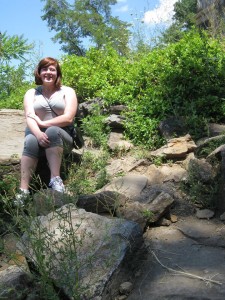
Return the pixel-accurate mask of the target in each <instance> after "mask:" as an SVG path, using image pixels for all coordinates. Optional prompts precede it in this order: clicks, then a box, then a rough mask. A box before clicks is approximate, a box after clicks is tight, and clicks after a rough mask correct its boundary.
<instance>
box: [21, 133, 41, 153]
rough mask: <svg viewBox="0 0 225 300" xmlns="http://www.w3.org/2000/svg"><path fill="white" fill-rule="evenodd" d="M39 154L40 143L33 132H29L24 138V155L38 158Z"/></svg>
mask: <svg viewBox="0 0 225 300" xmlns="http://www.w3.org/2000/svg"><path fill="white" fill-rule="evenodd" d="M38 154H39V145H38V141H37V139H36V137H35V136H34V135H33V134H28V135H27V136H26V137H25V140H24V148H23V155H25V156H30V157H34V158H37V157H38Z"/></svg>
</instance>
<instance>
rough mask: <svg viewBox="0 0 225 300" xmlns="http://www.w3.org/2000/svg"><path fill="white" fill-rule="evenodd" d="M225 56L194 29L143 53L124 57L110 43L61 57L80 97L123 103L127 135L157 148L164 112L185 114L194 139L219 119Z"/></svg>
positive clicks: (224, 107) (213, 41)
mask: <svg viewBox="0 0 225 300" xmlns="http://www.w3.org/2000/svg"><path fill="white" fill-rule="evenodd" d="M224 57H225V56H224V47H223V44H222V43H221V42H220V41H219V40H216V39H213V38H211V37H209V36H208V35H207V34H206V33H205V32H198V31H196V30H195V29H193V30H192V31H189V32H188V33H185V34H184V36H183V38H182V39H181V40H180V41H179V42H177V43H173V44H171V45H169V46H167V47H165V48H162V49H160V48H156V49H154V50H152V51H150V52H145V53H144V54H143V55H142V54H140V53H137V55H135V54H134V55H132V56H130V57H129V58H124V57H120V56H119V55H118V54H117V53H116V51H115V50H113V49H110V48H108V49H107V51H106V50H96V49H91V50H90V51H89V52H88V53H87V56H86V57H85V58H79V57H76V56H68V57H65V58H64V60H63V70H64V74H65V76H64V80H65V83H66V84H69V85H72V86H73V87H74V88H76V90H77V93H78V96H80V97H81V100H82V101H83V100H84V99H87V98H88V97H91V98H93V97H101V98H102V99H104V103H105V105H106V106H108V105H111V104H126V105H127V106H128V112H126V120H127V121H126V124H125V125H126V136H127V137H128V138H130V139H131V140H132V141H133V142H134V143H135V144H143V145H145V146H147V147H150V148H155V147H158V146H159V145H160V144H161V143H162V140H161V139H160V137H159V134H158V125H159V122H160V121H161V120H163V119H165V118H166V117H168V116H182V117H184V120H186V124H187V126H188V129H189V131H190V134H191V135H192V136H193V137H195V138H198V137H200V136H204V135H206V134H207V131H206V126H205V125H206V124H207V122H223V120H224V112H225V105H224V94H225V86H224V85H223V82H224V80H225V72H224V71H225V59H224ZM73 70H76V72H74V71H73ZM73 74H74V75H73ZM209 105H210V109H208V107H209Z"/></svg>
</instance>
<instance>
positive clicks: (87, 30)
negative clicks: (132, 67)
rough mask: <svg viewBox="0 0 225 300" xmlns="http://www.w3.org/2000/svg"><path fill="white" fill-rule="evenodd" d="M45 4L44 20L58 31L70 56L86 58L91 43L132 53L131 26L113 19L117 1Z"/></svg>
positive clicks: (58, 1) (63, 46) (49, 1)
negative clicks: (109, 45)
mask: <svg viewBox="0 0 225 300" xmlns="http://www.w3.org/2000/svg"><path fill="white" fill-rule="evenodd" d="M42 1H44V2H45V6H44V9H43V10H44V15H43V16H42V19H43V20H45V21H47V23H48V26H49V27H50V29H51V30H54V31H56V32H57V34H56V35H55V37H54V39H53V40H54V41H59V43H60V44H62V50H63V51H64V52H66V53H68V54H76V55H79V56H80V55H84V54H85V52H86V49H85V48H86V47H85V42H86V41H87V40H88V41H89V42H90V43H91V44H92V45H94V46H95V47H96V48H97V49H101V48H103V47H105V45H107V44H108V43H110V44H111V45H112V47H113V48H114V49H116V51H117V52H118V53H120V54H126V53H127V52H128V42H129V31H128V27H129V24H128V23H127V22H123V21H121V20H119V19H118V18H116V17H112V16H111V5H114V4H116V2H117V1H115V0H104V1H89V0H85V1H83V0H82V1H81V0H78V1H74V4H69V3H68V2H67V1H65V0H64V1H62V0H57V1H52V0H42Z"/></svg>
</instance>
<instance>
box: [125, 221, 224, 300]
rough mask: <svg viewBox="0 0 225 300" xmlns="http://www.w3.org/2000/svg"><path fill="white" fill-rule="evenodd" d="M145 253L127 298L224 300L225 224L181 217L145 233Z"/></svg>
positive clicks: (137, 299) (132, 299) (129, 299)
mask: <svg viewBox="0 0 225 300" xmlns="http://www.w3.org/2000/svg"><path fill="white" fill-rule="evenodd" d="M145 243H146V246H147V249H148V253H147V255H146V257H145V259H144V260H143V262H142V268H141V271H140V276H138V277H137V278H136V280H135V286H134V289H133V291H132V292H131V294H130V295H129V296H128V298H127V300H159V299H160V300H161V299H165V300H168V299H173V300H184V299H196V300H197V299H199V300H200V299H204V300H207V299H208V300H212V299H213V300H224V299H225V249H224V247H225V226H224V224H223V223H222V222H219V221H216V220H211V221H208V220H199V219H196V218H195V217H194V216H189V217H184V218H181V219H180V220H179V221H178V222H177V223H176V224H172V225H170V226H169V227H162V226H161V227H155V228H150V229H149V230H148V231H147V232H146V234H145Z"/></svg>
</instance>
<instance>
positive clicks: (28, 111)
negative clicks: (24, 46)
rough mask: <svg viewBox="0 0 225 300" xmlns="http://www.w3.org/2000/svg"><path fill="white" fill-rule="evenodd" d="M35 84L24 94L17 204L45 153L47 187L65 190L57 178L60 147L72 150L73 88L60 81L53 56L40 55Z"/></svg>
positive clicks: (75, 98) (74, 101)
mask: <svg viewBox="0 0 225 300" xmlns="http://www.w3.org/2000/svg"><path fill="white" fill-rule="evenodd" d="M34 75H35V83H36V84H37V86H38V87H37V88H32V89H29V90H28V91H27V92H26V94H25V96H24V110H25V116H26V121H27V128H26V130H25V142H24V149H23V153H22V158H21V181H20V192H19V193H18V194H17V195H16V202H17V204H22V202H23V200H24V196H25V197H26V196H27V195H29V184H30V181H31V179H32V175H33V173H34V172H35V170H36V167H37V163H38V159H39V158H40V157H41V156H43V155H46V158H47V162H48V165H49V169H50V176H51V177H50V178H51V179H50V182H49V187H50V188H52V189H53V190H56V191H58V192H62V193H63V192H64V191H65V187H64V184H63V181H62V179H61V178H60V167H61V162H62V155H63V151H71V150H72V148H73V139H72V136H71V134H70V131H69V130H68V126H69V125H73V119H74V117H75V114H76V111H77V106H78V103H77V97H76V93H75V91H74V90H73V89H72V88H70V87H67V86H63V85H61V78H62V73H61V69H60V66H59V63H58V61H57V60H56V59H54V58H51V57H47V58H44V59H42V60H41V61H40V62H39V64H38V66H37V68H36V70H35V73H34Z"/></svg>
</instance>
